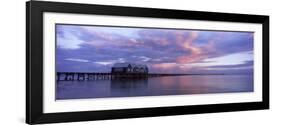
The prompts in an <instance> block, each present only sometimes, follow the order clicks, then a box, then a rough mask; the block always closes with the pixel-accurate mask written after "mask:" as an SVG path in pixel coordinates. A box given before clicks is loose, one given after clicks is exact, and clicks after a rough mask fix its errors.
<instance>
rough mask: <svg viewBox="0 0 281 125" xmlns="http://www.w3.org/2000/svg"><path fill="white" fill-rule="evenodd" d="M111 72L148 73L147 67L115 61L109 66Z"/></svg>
mask: <svg viewBox="0 0 281 125" xmlns="http://www.w3.org/2000/svg"><path fill="white" fill-rule="evenodd" d="M111 73H112V74H148V67H147V66H146V65H141V64H133V63H115V64H114V65H113V67H112V68H111Z"/></svg>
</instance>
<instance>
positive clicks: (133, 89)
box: [56, 75, 254, 99]
mask: <svg viewBox="0 0 281 125" xmlns="http://www.w3.org/2000/svg"><path fill="white" fill-rule="evenodd" d="M253 86H254V85H253V76H252V75H189V76H188V75H187V76H166V77H153V78H143V79H112V80H93V81H59V82H57V90H56V99H82V98H105V97H132V96H157V95H182V94H207V93H227V92H252V91H253Z"/></svg>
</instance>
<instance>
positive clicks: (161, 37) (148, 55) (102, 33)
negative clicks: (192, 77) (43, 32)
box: [56, 25, 253, 73]
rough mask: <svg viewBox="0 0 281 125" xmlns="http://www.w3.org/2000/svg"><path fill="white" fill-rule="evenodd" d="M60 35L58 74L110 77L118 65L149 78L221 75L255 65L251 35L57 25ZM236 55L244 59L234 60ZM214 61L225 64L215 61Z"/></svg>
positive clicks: (237, 57)
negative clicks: (135, 67) (137, 66)
mask: <svg viewBox="0 0 281 125" xmlns="http://www.w3.org/2000/svg"><path fill="white" fill-rule="evenodd" d="M56 29H57V32H56V34H57V38H56V39H57V49H56V61H57V66H56V67H57V71H75V72H77V71H81V72H82V71H92V72H96V71H99V72H100V71H102V72H107V71H109V70H110V67H111V66H112V65H113V64H114V63H117V62H132V63H142V64H146V65H148V66H149V68H150V71H151V72H165V73H167V72H170V73H192V72H206V71H208V72H222V71H223V70H221V69H222V68H225V69H226V70H227V71H226V70H225V72H228V73H231V71H233V72H235V73H237V72H239V70H237V68H239V67H243V65H246V64H245V62H246V61H248V62H251V61H253V58H251V57H252V56H253V53H251V52H252V51H253V33H250V32H223V31H198V30H197V31H196V30H173V29H148V28H128V27H126V28H122V27H98V26H76V25H75V26H74V25H57V26H56ZM119 31H120V32H119ZM243 52H247V54H244V53H243ZM236 53H242V54H240V56H231V55H232V54H236ZM229 55H230V56H229ZM226 56H228V57H227V58H226V59H224V57H226ZM216 58H222V59H220V60H212V59H216ZM229 58H230V59H229ZM210 60H212V61H210ZM232 62H236V63H239V64H235V65H234V64H232ZM203 63H204V65H203ZM229 64H232V65H229ZM247 65H249V66H250V65H253V64H250V63H248V64H247ZM206 67H208V68H209V69H208V70H207V68H206ZM231 67H232V69H231ZM234 68H236V69H234ZM210 69H212V70H210ZM244 70H245V69H243V71H242V70H240V71H241V72H246V71H244ZM247 70H249V71H247V72H250V70H252V69H247Z"/></svg>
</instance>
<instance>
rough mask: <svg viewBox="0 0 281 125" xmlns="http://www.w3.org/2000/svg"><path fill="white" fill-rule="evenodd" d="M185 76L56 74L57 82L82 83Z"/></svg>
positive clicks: (154, 74)
mask: <svg viewBox="0 0 281 125" xmlns="http://www.w3.org/2000/svg"><path fill="white" fill-rule="evenodd" d="M179 75H187V74H156V73H152V74H141V73H128V74H126V73H122V74H120V73H90V72H57V80H58V81H84V80H106V79H122V78H126V79H142V78H149V77H161V76H179Z"/></svg>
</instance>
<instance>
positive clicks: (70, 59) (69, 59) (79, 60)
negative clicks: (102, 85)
mask: <svg viewBox="0 0 281 125" xmlns="http://www.w3.org/2000/svg"><path fill="white" fill-rule="evenodd" d="M64 60H67V61H75V62H90V61H89V60H86V59H73V58H67V59H64Z"/></svg>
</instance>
